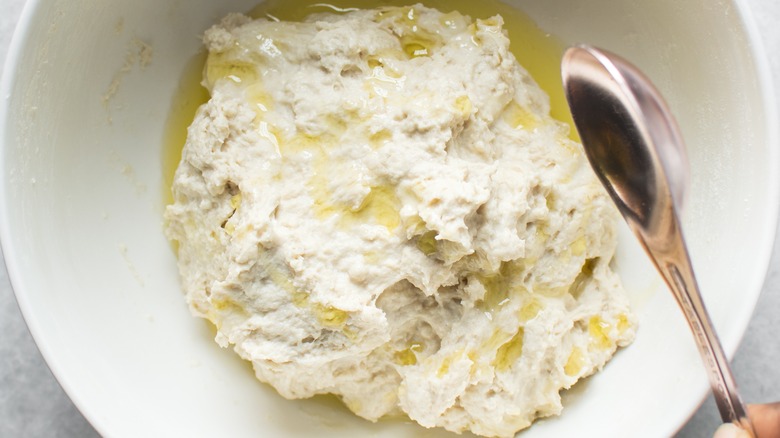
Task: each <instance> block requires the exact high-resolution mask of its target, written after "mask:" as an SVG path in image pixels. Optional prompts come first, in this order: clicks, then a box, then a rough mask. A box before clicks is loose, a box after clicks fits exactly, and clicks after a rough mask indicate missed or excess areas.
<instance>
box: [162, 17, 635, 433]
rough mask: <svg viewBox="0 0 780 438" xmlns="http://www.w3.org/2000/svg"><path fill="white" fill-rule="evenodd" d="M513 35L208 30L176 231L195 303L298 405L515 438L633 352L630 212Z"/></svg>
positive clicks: (173, 213)
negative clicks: (623, 220) (321, 403)
mask: <svg viewBox="0 0 780 438" xmlns="http://www.w3.org/2000/svg"><path fill="white" fill-rule="evenodd" d="M502 24H503V23H502V19H501V17H500V16H496V17H493V18H490V19H487V20H472V19H470V18H469V17H466V16H463V15H460V14H458V13H456V12H452V13H447V14H443V13H441V12H439V11H436V10H433V9H428V8H425V7H422V6H420V5H417V6H414V7H407V8H382V9H376V10H360V11H354V12H349V13H345V14H319V15H315V16H311V17H309V18H308V19H307V20H306V21H305V22H295V23H293V22H277V21H275V20H272V19H259V20H254V21H253V20H251V19H249V18H247V17H245V16H243V15H236V14H232V15H228V16H227V17H225V18H224V19H223V20H222V22H221V23H220V24H219V25H216V26H214V27H212V28H211V29H209V30H208V31H207V32H206V34H205V37H204V41H205V44H206V46H207V48H208V50H209V56H208V61H207V65H206V68H205V71H204V81H203V84H204V85H205V86H206V87H207V88H208V90H209V91H210V93H211V100H210V101H209V102H208V103H207V104H205V105H203V106H202V107H201V108H200V109H199V110H198V112H197V116H196V118H195V120H194V122H193V123H192V125H191V126H190V128H189V134H188V138H187V142H186V146H185V147H184V151H183V153H182V160H181V163H180V165H179V168H178V170H177V172H176V176H175V181H174V184H173V192H174V199H175V202H174V204H173V205H171V206H169V207H168V208H167V211H166V219H167V233H168V235H169V237H170V238H171V239H172V240H174V241H176V242H178V245H179V251H178V255H179V269H180V273H181V281H182V283H183V288H184V291H185V292H186V296H187V301H188V302H189V305H190V306H191V309H192V311H193V312H194V313H195V314H196V315H198V316H201V317H204V318H208V319H209V320H210V321H212V322H213V323H214V325H215V326H216V327H217V329H218V333H217V337H216V341H217V342H218V343H219V344H220V345H221V346H223V347H228V346H232V347H233V348H234V350H235V351H236V352H237V353H238V354H239V355H240V356H241V357H243V358H245V359H247V360H249V361H251V362H252V364H253V365H254V369H255V372H256V374H257V377H258V378H259V379H260V380H262V381H264V382H268V383H269V384H271V385H272V386H273V387H274V388H276V390H277V391H278V392H279V393H280V394H281V395H283V396H284V397H288V398H301V397H310V396H313V395H315V394H321V393H334V394H337V395H339V396H340V397H341V399H343V401H344V403H346V405H347V406H348V407H349V408H350V409H351V410H353V411H354V412H355V413H356V414H358V415H360V416H362V417H365V418H367V419H369V420H376V419H378V418H380V417H382V416H385V415H388V414H399V413H405V414H407V415H408V416H409V417H410V418H412V419H413V420H415V421H417V422H419V423H420V424H421V425H423V426H426V427H433V426H441V427H444V428H446V429H449V430H452V431H457V432H460V431H465V430H471V431H473V432H474V433H477V434H481V435H488V436H510V435H512V434H513V433H514V432H515V431H517V430H519V429H523V428H525V427H528V426H529V425H530V424H531V422H532V421H533V420H534V419H535V418H537V417H544V416H549V415H554V414H558V413H559V412H560V411H561V400H560V396H559V391H560V390H561V389H562V388H569V387H570V386H571V385H573V384H574V383H575V382H576V381H577V380H578V379H580V378H582V377H584V376H587V375H589V374H591V373H593V372H595V371H597V370H599V369H600V368H601V367H602V366H603V365H604V364H605V362H606V361H607V360H608V359H609V358H610V357H611V356H612V354H613V353H614V352H615V350H616V349H617V348H618V347H620V346H624V345H627V344H628V343H630V342H631V340H632V339H633V337H634V333H635V328H634V326H635V324H634V321H635V318H634V316H633V315H632V313H631V311H630V309H629V306H628V301H627V299H626V296H625V294H624V291H623V289H622V287H621V285H620V282H619V279H618V278H617V276H616V275H615V273H614V272H613V271H612V270H611V269H610V266H609V263H610V261H611V259H612V257H613V254H614V251H615V246H616V213H615V211H614V208H613V207H612V205H611V202H610V201H609V199H608V197H607V196H606V194H605V193H604V191H603V189H602V188H601V186H600V185H599V183H598V181H597V180H596V179H595V177H594V176H593V174H592V172H591V170H590V168H589V166H588V164H587V162H586V160H585V158H584V155H583V153H582V151H581V146H580V145H579V144H577V143H575V142H573V141H571V140H570V139H569V138H568V127H567V126H566V125H564V124H563V123H560V122H557V121H555V120H553V119H552V118H551V117H550V116H549V103H548V98H547V96H546V95H545V94H544V92H543V91H542V90H541V89H540V88H539V87H538V86H537V85H536V84H535V83H534V81H533V80H532V79H531V77H530V76H529V75H528V73H527V72H526V71H525V70H524V69H523V68H522V67H521V66H520V65H519V64H518V62H517V61H516V59H515V57H514V56H513V55H512V53H511V52H510V51H509V41H508V39H507V37H506V34H505V32H504V31H503V29H502ZM514 44H523V41H515V42H514Z"/></svg>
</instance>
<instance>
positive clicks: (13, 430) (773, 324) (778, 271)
mask: <svg viewBox="0 0 780 438" xmlns="http://www.w3.org/2000/svg"><path fill="white" fill-rule="evenodd" d="M747 3H748V4H749V5H750V6H751V7H752V10H753V15H754V17H755V20H756V23H757V24H758V28H759V32H760V34H761V37H762V39H763V42H764V45H765V48H766V52H767V53H768V54H770V55H769V62H770V64H771V67H772V72H773V77H774V80H775V83H776V84H777V86H776V88H777V91H776V93H777V94H778V96H777V97H778V101H779V102H780V26H778V24H780V2H777V1H776V0H747ZM23 5H24V0H0V69H1V68H4V67H5V57H6V53H7V51H8V45H9V44H10V42H11V35H12V34H13V30H14V28H15V27H16V23H17V21H18V19H19V16H20V14H21V11H22V7H23ZM3 263H4V262H2V255H0V437H9V438H15V437H25V438H26V437H67V438H71V437H79V438H88V437H94V436H99V435H98V433H97V432H96V431H95V430H94V429H93V428H92V427H91V426H90V424H89V422H87V420H85V419H84V417H83V416H82V415H81V414H80V413H79V411H78V410H77V409H76V407H75V406H74V405H73V403H72V402H71V401H70V399H69V398H68V396H67V395H66V394H65V392H64V391H63V390H62V389H61V388H60V386H59V384H58V383H57V381H56V380H55V379H54V376H53V375H52V373H51V372H50V371H49V368H48V367H47V366H46V363H45V362H44V361H43V358H42V357H41V355H40V353H39V352H38V349H37V348H36V346H35V343H34V342H33V339H32V336H30V333H29V332H28V330H27V327H26V326H25V324H24V320H23V319H22V316H21V313H20V312H19V309H18V307H17V305H16V300H15V299H14V295H13V292H12V290H11V285H10V284H9V282H8V276H7V274H6V272H5V268H4V264H3ZM778 330H780V239H777V240H776V241H775V250H774V253H773V256H772V262H771V267H770V270H769V273H768V276H767V279H766V283H765V284H764V290H763V293H762V295H761V298H760V299H759V302H758V306H757V307H756V311H755V314H754V315H753V319H752V320H751V322H750V326H749V327H748V330H747V333H746V334H745V337H744V339H743V341H742V344H741V346H740V347H739V350H738V351H737V354H736V357H735V358H734V361H733V367H734V373H735V374H736V376H737V380H738V381H739V384H740V387H741V389H742V393H743V397H744V398H745V399H746V400H747V401H749V402H767V401H774V400H780V366H779V365H780V340H778V338H777V335H776V334H777V332H778ZM719 423H720V418H719V416H718V411H717V409H716V407H715V403H714V401H713V400H712V397H708V398H707V399H706V400H705V401H704V404H703V405H702V407H701V408H700V409H699V410H698V411H697V412H696V413H695V415H694V416H693V417H692V418H691V420H690V421H689V422H688V424H686V425H685V427H684V428H683V429H682V430H681V431H680V432H679V433H678V434H677V437H678V438H693V437H697V438H698V437H711V436H712V433H713V432H714V430H715V428H716V427H717V426H718V424H719Z"/></svg>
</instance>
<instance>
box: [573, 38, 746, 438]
mask: <svg viewBox="0 0 780 438" xmlns="http://www.w3.org/2000/svg"><path fill="white" fill-rule="evenodd" d="M562 74H563V84H564V89H565V92H566V98H567V100H568V101H569V107H570V108H571V112H572V116H573V118H574V124H575V125H576V127H577V131H578V132H579V134H580V138H581V139H582V144H583V146H584V148H585V153H586V155H587V156H588V160H589V161H590V164H591V166H592V167H593V169H594V170H595V172H596V175H598V177H599V179H600V180H601V183H602V184H604V187H606V189H607V192H609V195H610V196H611V197H612V200H613V201H614V202H615V204H616V205H617V207H618V210H619V211H620V213H621V214H622V215H623V218H624V219H625V220H626V222H627V223H628V225H629V227H630V228H631V230H632V231H633V232H634V234H635V235H636V237H637V238H638V239H639V242H640V243H641V244H642V246H643V247H644V249H645V251H646V252H647V254H648V255H649V256H650V258H651V259H652V261H653V263H654V264H655V267H656V268H657V269H658V271H659V272H660V273H661V275H662V276H663V278H664V280H665V281H666V284H667V285H668V286H669V289H671V291H672V294H673V295H674V297H675V298H676V299H677V303H678V304H679V305H680V307H681V308H682V310H683V313H684V314H685V317H686V319H687V320H688V325H690V327H691V330H692V331H693V334H694V338H695V340H696V344H697V346H698V347H699V353H701V356H702V359H703V360H704V364H705V366H706V368H707V373H708V375H709V379H710V384H711V385H712V392H713V394H714V395H715V402H716V403H717V405H718V409H719V410H720V415H721V417H722V418H723V421H724V422H733V423H736V424H738V425H739V426H740V427H742V428H743V429H745V430H746V431H748V432H749V433H751V434H752V435H753V436H755V432H754V431H753V426H752V424H751V422H750V419H749V418H748V416H747V413H746V410H745V406H744V405H743V404H742V400H741V399H740V397H739V394H738V393H737V385H736V383H735V382H734V377H733V376H732V373H731V369H730V368H729V363H728V360H727V359H726V355H725V354H724V353H723V349H722V347H721V345H720V342H719V341H718V337H717V335H716V334H715V329H714V328H713V326H712V322H711V321H710V317H709V315H708V314H707V310H706V308H705V307H704V302H703V301H702V298H701V294H700V293H699V287H698V285H697V284H696V278H695V277H694V275H693V268H692V267H691V262H690V258H689V256H688V250H687V248H686V245H685V240H684V238H683V232H682V228H681V226H680V221H679V219H678V215H677V210H679V209H680V208H681V207H682V206H683V203H684V197H685V192H686V187H687V175H688V168H687V159H686V155H685V147H684V143H683V141H682V137H681V136H680V133H679V129H678V127H677V123H676V122H675V120H674V118H673V117H672V115H671V113H670V111H669V109H668V107H667V105H666V103H665V102H664V100H663V98H662V97H661V95H660V93H659V92H658V91H657V90H656V89H655V87H654V86H653V85H652V83H651V82H650V80H649V79H647V78H646V77H645V76H644V75H643V74H642V73H641V72H640V71H639V70H638V69H637V68H636V67H634V66H632V65H631V64H629V63H628V62H627V61H625V60H624V59H622V58H620V57H619V56H617V55H615V54H612V53H609V52H607V51H605V50H600V49H596V48H593V47H589V46H580V47H572V48H570V49H568V50H567V51H566V53H565V54H564V57H563V63H562Z"/></svg>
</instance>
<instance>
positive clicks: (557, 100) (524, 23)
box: [162, 0, 577, 205]
mask: <svg viewBox="0 0 780 438" xmlns="http://www.w3.org/2000/svg"><path fill="white" fill-rule="evenodd" d="M413 3H417V2H416V1H409V0H382V1H379V0H332V1H329V2H327V4H324V3H323V2H320V1H317V0H303V1H290V0H269V1H265V2H263V3H262V4H260V5H259V6H257V7H255V8H254V9H252V10H251V11H249V12H248V14H249V15H250V16H252V17H255V18H258V17H265V16H267V15H271V16H273V17H275V18H278V19H280V20H290V21H300V20H302V19H304V18H305V17H306V16H307V15H309V14H311V13H314V12H340V11H341V12H344V11H349V10H354V8H377V7H384V6H409V5H410V4H413ZM422 3H423V4H424V5H426V6H429V7H433V8H437V9H439V10H441V11H442V12H451V11H458V12H460V13H462V14H465V15H469V16H471V17H472V18H475V19H476V18H481V19H485V20H488V19H489V18H490V17H492V16H494V15H496V14H500V15H501V16H502V17H503V18H504V28H505V29H506V30H507V33H508V34H509V39H510V41H511V42H512V43H511V46H510V49H511V50H512V53H513V54H514V55H515V57H516V58H517V59H518V61H519V62H520V64H521V65H523V67H525V69H526V70H528V72H529V73H530V74H531V76H532V77H533V78H534V80H535V81H536V82H537V83H538V84H539V86H541V87H542V89H543V90H544V91H545V92H546V93H547V94H548V95H549V96H550V108H551V111H550V112H551V115H552V116H553V117H554V118H555V119H557V120H561V121H563V122H566V123H567V124H569V126H570V127H571V130H570V137H571V138H573V139H575V140H576V139H577V134H576V130H575V129H574V127H573V126H574V124H573V122H572V120H571V115H570V113H569V108H568V105H567V104H566V98H565V96H564V94H563V87H562V86H561V78H560V73H559V71H560V60H561V55H562V54H563V50H564V44H563V43H562V42H561V41H560V40H558V39H556V38H555V37H554V36H552V35H550V34H549V33H547V32H545V31H544V30H542V29H541V28H539V27H538V26H537V25H536V24H535V23H534V22H533V20H532V19H531V18H530V17H529V16H528V15H526V14H524V13H523V12H522V11H520V10H518V9H516V8H514V7H512V6H509V5H507V4H504V3H502V2H500V1H498V0H483V1H478V2H477V1H470V0H424V1H422ZM407 13H408V11H407ZM446 17H447V16H446V15H445V16H444V17H443V20H444V21H445V23H443V24H445V25H446V21H447V20H446ZM407 18H408V17H407ZM423 48H424V47H423ZM416 50H419V48H416ZM369 63H370V64H369V65H371V64H372V63H373V64H374V66H381V59H373V60H369ZM205 64H206V53H204V52H201V53H199V54H197V55H196V56H194V57H193V58H192V59H191V60H190V61H189V62H188V63H187V65H186V66H185V68H184V70H183V72H182V76H181V79H180V80H179V85H178V87H177V89H176V92H175V94H174V98H173V102H172V105H171V109H170V111H169V115H168V120H167V121H166V128H165V131H164V135H163V139H162V162H163V184H164V188H163V190H164V196H163V200H164V202H165V204H166V205H167V204H170V203H171V202H172V201H173V199H172V197H171V195H170V187H171V185H172V183H173V175H174V173H175V171H176V167H177V166H178V165H179V161H180V160H181V150H182V148H183V146H184V142H185V140H186V138H187V127H188V126H189V125H190V124H191V123H192V120H193V118H194V116H195V111H196V110H197V109H198V107H199V106H200V105H201V104H203V103H206V102H207V101H208V98H209V96H208V92H207V91H206V89H205V88H203V87H202V86H201V85H200V82H201V80H202V79H203V74H204V69H205V70H206V73H207V75H208V76H209V79H211V80H215V78H218V77H228V76H231V75H232V76H234V77H236V78H238V79H241V80H247V79H251V78H254V77H255V76H254V74H253V73H252V72H249V71H248V70H246V69H245V67H246V66H244V65H238V64H235V63H233V64H231V63H230V62H227V61H226V60H225V59H217V58H215V59H214V60H212V62H211V65H210V66H208V67H210V68H205V67H207V66H206V65H205ZM385 74H387V75H391V73H390V72H387V71H386V69H385ZM258 101H259V103H260V104H262V105H264V106H266V105H267V104H269V103H270V102H266V101H264V99H263V98H260V99H258ZM266 108H268V106H266ZM261 111H262V110H261V109H260V110H259V112H261ZM382 140H384V139H382Z"/></svg>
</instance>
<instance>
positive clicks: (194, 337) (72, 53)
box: [0, 0, 780, 437]
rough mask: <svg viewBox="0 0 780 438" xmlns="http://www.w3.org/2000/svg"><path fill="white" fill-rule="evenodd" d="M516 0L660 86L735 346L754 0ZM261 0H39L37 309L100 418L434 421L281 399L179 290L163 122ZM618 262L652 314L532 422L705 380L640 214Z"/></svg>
mask: <svg viewBox="0 0 780 438" xmlns="http://www.w3.org/2000/svg"><path fill="white" fill-rule="evenodd" d="M509 3H513V4H517V5H518V6H520V7H522V9H523V10H525V11H526V12H527V13H528V14H530V15H531V16H532V17H533V18H534V19H535V20H536V21H537V23H538V24H539V25H540V26H542V27H543V28H544V29H546V30H548V31H549V32H551V33H553V34H556V35H558V36H559V37H560V38H562V39H563V40H564V41H566V42H570V43H577V42H587V43H590V44H594V45H598V46H601V47H604V48H606V49H609V50H611V51H614V52H616V53H619V54H622V55H623V56H625V57H626V58H628V59H630V60H632V61H633V62H635V63H636V64H637V65H638V66H639V67H640V68H642V69H643V70H644V71H645V72H646V73H647V74H648V75H649V76H650V77H651V78H653V80H654V81H655V82H656V84H657V85H658V87H659V88H660V89H661V91H662V92H663V93H664V94H665V96H666V97H667V99H668V101H669V103H670V106H671V107H672V109H673V110H674V112H675V113H676V114H677V116H678V119H679V123H680V125H681V127H682V130H683V134H684V136H685V138H686V140H687V143H688V147H689V153H690V161H691V166H692V172H693V177H692V187H691V191H690V204H689V209H688V212H687V214H686V217H685V221H684V222H685V224H684V225H685V228H686V232H687V237H688V238H689V241H690V245H691V250H692V255H693V258H694V265H695V268H696V270H697V272H698V276H699V281H700V283H701V286H702V288H703V291H704V295H705V300H706V302H707V304H708V306H709V309H710V311H711V314H712V317H713V319H714V321H715V323H716V326H717V329H718V330H719V332H720V334H721V339H722V341H723V344H724V346H725V349H726V350H727V351H728V352H730V353H733V352H734V350H735V349H736V346H737V343H738V342H739V339H740V337H741V335H742V333H743V331H744V329H745V327H746V325H747V322H748V320H749V318H750V315H751V312H752V310H753V306H754V305H755V302H756V299H757V296H758V294H759V292H760V290H761V286H762V283H763V279H764V275H765V271H766V268H767V263H768V260H769V255H770V250H771V245H772V242H773V240H774V239H773V235H774V234H773V233H774V230H775V223H776V212H777V201H778V187H779V183H778V177H779V176H780V172H778V169H777V167H778V162H779V160H778V144H777V136H776V131H777V125H776V123H777V122H776V117H775V114H774V108H775V107H774V104H773V102H771V101H770V99H771V96H772V92H771V89H770V84H769V81H768V73H767V68H766V66H765V63H764V61H763V58H762V57H761V56H762V55H760V53H761V52H760V48H759V46H758V38H757V36H756V34H755V31H754V28H753V24H752V22H751V21H750V20H749V18H748V17H746V15H747V14H746V7H745V5H744V4H743V3H741V2H740V1H732V2H729V1H723V2H711V1H709V0H686V1H681V0H663V1H652V2H650V1H646V2H637V1H614V0H591V1H588V2H573V1H571V2H570V1H566V0H548V1H530V0H529V1H514V2H509ZM251 6H253V1H252V0H249V1H243V0H234V1H225V2H215V1H208V0H197V1H188V2H184V1H178V0H170V1H160V0H138V1H133V2H130V1H120V0H106V1H103V2H98V3H96V2H92V1H86V0H78V1H72V0H49V1H45V0H40V1H34V0H31V1H29V3H28V5H27V7H26V9H25V12H24V15H23V17H22V20H21V22H20V24H19V30H18V32H17V34H16V36H15V39H14V42H13V46H12V48H11V52H10V57H9V60H8V64H7V66H8V67H7V70H6V75H5V76H4V79H3V83H2V96H3V100H2V107H1V108H0V129H1V130H2V156H1V157H2V161H0V169H1V170H0V173H1V174H2V178H0V228H1V231H2V243H3V251H4V253H5V258H6V262H7V265H8V271H9V274H10V277H11V281H12V284H13V286H14V289H15V291H16V294H17V298H18V300H19V304H20V306H21V308H22V311H23V313H24V315H25V318H26V320H27V323H28V324H29V326H30V329H31V331H32V333H33V335H34V337H35V339H36V341H37V342H38V346H39V347H40V349H41V351H42V352H43V355H44V356H45V358H46V360H47V362H48V364H49V365H50V367H51V368H52V370H53V372H54V374H55V375H56V376H57V378H58V379H59V381H60V383H61V384H62V386H63V387H64V388H65V390H66V391H67V393H68V394H69V395H70V396H71V398H72V399H73V400H74V402H75V403H76V405H77V406H78V407H79V408H80V409H81V411H82V412H83V413H84V415H85V416H86V417H87V418H88V419H89V421H90V422H91V423H92V424H93V425H94V426H95V427H96V428H97V429H98V431H100V432H101V433H103V434H104V435H108V436H117V437H118V436H127V437H137V436H193V437H194V436H229V437H243V436H309V435H310V436H314V435H322V436H325V435H333V436H336V435H338V436H340V437H349V436H355V437H362V436H366V435H371V436H397V435H398V434H402V435H403V436H438V434H439V432H425V431H424V430H423V429H422V428H419V427H417V426H414V425H410V424H404V423H392V422H385V423H379V424H371V423H368V422H366V421H363V420H360V419H357V418H355V417H353V416H352V415H351V414H349V413H348V412H347V411H346V409H344V408H343V407H339V406H338V405H337V404H335V403H332V402H331V401H330V400H329V399H327V398H322V399H317V400H313V401H286V400H283V399H281V398H280V397H279V396H277V395H276V394H275V393H274V391H273V390H271V389H270V388H269V387H267V386H265V385H263V384H260V383H259V382H257V381H255V379H254V376H253V374H252V372H251V370H250V369H249V366H248V365H245V364H244V363H243V362H241V361H240V360H239V359H238V358H237V357H236V356H235V355H234V354H233V353H232V352H230V351H227V350H220V349H219V348H218V347H217V346H216V345H215V344H214V343H213V341H212V337H213V333H211V332H210V330H209V329H208V326H207V324H206V323H204V322H203V321H201V320H197V319H194V318H192V317H191V316H190V314H189V311H188V309H187V307H186V306H185V304H184V300H183V297H182V294H181V293H180V290H179V286H178V281H177V272H176V267H175V262H174V256H173V253H172V251H171V248H170V246H169V244H168V243H167V242H166V240H165V238H164V237H163V234H162V219H161V215H162V210H163V190H162V174H163V171H162V168H161V166H162V164H161V161H162V153H163V152H162V138H163V130H164V125H165V121H166V118H167V115H168V113H169V111H170V108H171V101H172V97H173V94H174V92H175V89H176V86H177V83H178V80H179V77H180V75H181V73H182V71H183V69H184V66H185V63H186V62H187V60H188V59H190V57H191V56H192V55H193V54H194V53H195V52H196V51H197V50H198V48H199V39H198V35H200V34H201V32H202V31H203V30H204V29H206V28H207V27H208V26H209V25H210V24H212V23H213V22H215V21H216V20H217V19H218V18H219V17H221V16H222V15H223V14H224V13H227V12H230V11H245V10H248V9H249V8H250V7H251ZM134 39H141V40H144V41H147V42H149V43H150V44H151V45H152V47H153V51H154V53H153V57H152V62H151V64H150V65H149V66H148V67H147V68H145V69H143V70H141V69H140V68H139V67H138V65H137V64H133V66H132V68H131V69H130V70H129V71H123V70H122V66H123V64H124V63H125V61H126V60H127V51H128V48H132V47H133V46H132V44H133V43H132V41H133V40H134ZM131 61H132V60H131ZM115 79H116V80H117V82H116V84H117V85H118V87H117V88H116V89H115V90H114V91H115V93H113V94H112V91H111V90H112V87H111V84H112V82H113V81H114V80H115ZM106 96H108V97H110V98H109V99H108V102H107V103H104V101H103V98H104V97H106ZM617 266H618V268H619V270H620V272H621V274H622V275H623V278H624V281H625V283H626V285H627V287H628V289H629V291H630V293H631V297H632V300H633V302H634V304H635V306H636V308H637V310H638V312H639V315H640V322H641V327H640V331H639V335H638V337H637V340H636V343H635V344H634V345H633V346H631V347H630V348H628V349H626V350H624V351H621V352H620V353H619V354H618V355H617V357H616V358H615V359H614V360H613V361H612V362H611V363H610V364H609V365H608V366H607V367H606V369H605V370H604V371H603V372H602V373H600V374H598V375H597V376H595V377H593V378H591V379H589V380H588V381H586V382H584V383H583V384H581V385H579V386H578V387H577V389H576V390H574V391H571V392H570V393H569V394H567V396H566V408H565V410H564V413H563V416H561V417H559V418H554V419H549V420H545V421H541V422H539V423H538V424H536V425H534V426H533V427H532V428H531V429H530V431H529V432H528V433H527V434H524V436H528V437H537V436H578V435H582V434H586V435H589V436H647V437H653V436H669V435H671V434H672V433H673V432H674V431H675V430H676V429H677V428H678V427H679V426H680V425H681V424H683V423H684V421H685V420H686V418H688V416H689V415H690V414H691V413H692V412H693V410H694V409H695V407H696V406H697V404H698V402H699V401H700V400H701V398H702V396H703V395H704V392H705V389H706V380H705V374H704V371H703V367H702V365H701V363H700V360H699V357H698V354H697V352H696V350H695V347H694V344H693V341H692V338H691V336H690V335H689V333H688V329H687V327H686V325H685V323H684V321H683V319H682V316H681V313H680V311H679V310H678V309H677V307H676V305H675V303H674V302H673V300H672V298H671V296H670V294H668V293H667V292H666V291H665V289H664V288H663V287H662V285H661V282H660V280H659V279H658V278H657V277H656V276H655V274H654V272H653V271H652V268H651V267H650V266H649V264H648V263H647V262H646V261H645V260H644V258H643V256H642V253H641V251H640V250H639V249H638V248H637V246H636V245H635V244H634V243H633V240H632V238H631V237H630V236H629V235H628V234H627V233H624V234H623V236H622V240H621V246H620V249H619V255H618V259H617ZM440 434H441V435H446V434H445V433H443V432H441V433H440Z"/></svg>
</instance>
